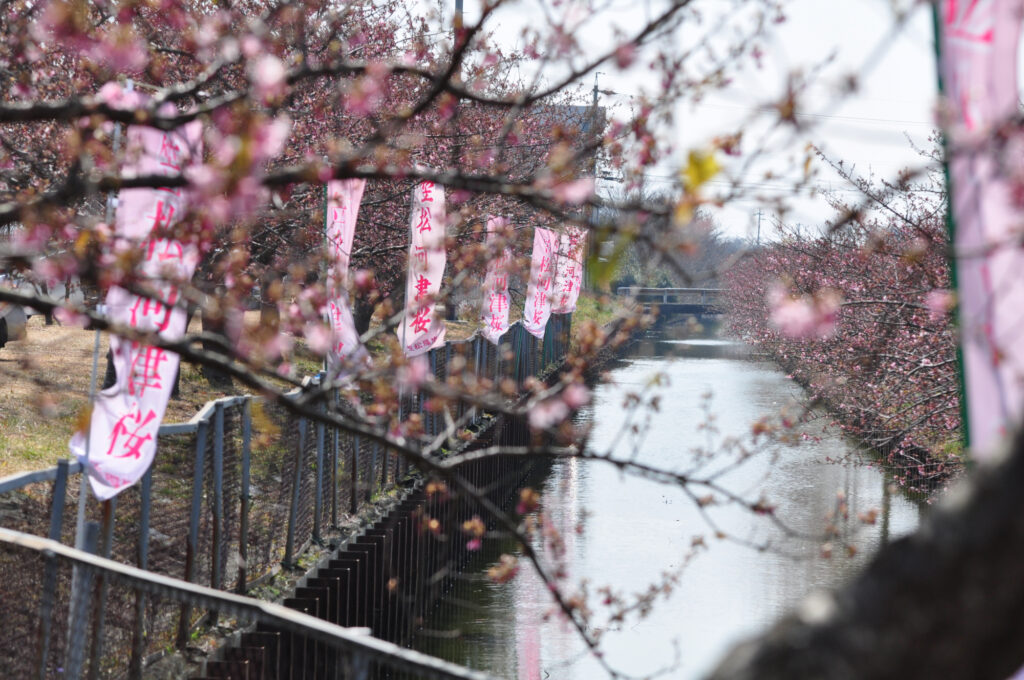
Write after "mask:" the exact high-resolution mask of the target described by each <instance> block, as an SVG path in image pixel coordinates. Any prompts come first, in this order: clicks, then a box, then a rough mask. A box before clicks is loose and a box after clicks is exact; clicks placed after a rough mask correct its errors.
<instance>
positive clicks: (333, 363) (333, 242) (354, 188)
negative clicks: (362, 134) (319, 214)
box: [325, 179, 370, 380]
mask: <svg viewBox="0 0 1024 680" xmlns="http://www.w3.org/2000/svg"><path fill="white" fill-rule="evenodd" d="M365 189H366V180H364V179H345V180H334V181H330V182H328V183H327V209H326V215H325V223H326V224H325V231H326V238H327V258H328V264H327V320H328V322H329V324H330V327H331V344H330V347H329V348H328V350H327V372H328V377H329V379H331V380H337V379H339V378H341V377H344V376H345V375H348V374H349V373H350V372H351V371H352V369H353V368H355V367H356V366H357V365H358V364H361V363H364V362H366V361H367V360H368V359H369V356H370V355H369V354H368V353H367V351H366V349H365V348H364V347H363V346H362V344H361V343H360V342H359V333H357V332H356V325H355V321H354V320H353V319H352V309H351V307H350V305H349V301H348V289H347V283H348V267H349V260H350V258H351V255H352V241H353V240H354V239H355V232H356V217H357V216H358V215H359V203H360V202H361V201H362V199H363V191H364V190H365Z"/></svg>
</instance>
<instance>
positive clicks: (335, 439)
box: [331, 389, 341, 529]
mask: <svg viewBox="0 0 1024 680" xmlns="http://www.w3.org/2000/svg"><path fill="white" fill-rule="evenodd" d="M331 395H332V396H331V399H332V403H333V405H334V412H335V413H337V411H338V390H337V389H334V390H332V392H331ZM340 439H341V431H340V430H339V429H338V428H337V427H334V428H332V429H331V444H332V446H331V448H332V450H333V451H334V454H333V457H332V458H331V462H332V465H331V528H332V529H337V528H338V494H339V493H340V492H341V487H340V486H339V482H340V481H341V477H340V475H341V471H340V469H339V468H340V465H341V464H340V463H339V461H338V454H339V453H340V452H341V445H340V444H339V440H340Z"/></svg>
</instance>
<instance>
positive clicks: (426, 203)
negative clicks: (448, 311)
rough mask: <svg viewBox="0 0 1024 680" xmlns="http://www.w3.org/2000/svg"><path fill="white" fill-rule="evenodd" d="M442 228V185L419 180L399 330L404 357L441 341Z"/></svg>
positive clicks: (424, 350) (413, 211)
mask: <svg viewBox="0 0 1024 680" xmlns="http://www.w3.org/2000/svg"><path fill="white" fill-rule="evenodd" d="M444 230H445V211H444V187H442V186H438V185H436V184H434V183H433V182H421V183H420V184H418V185H417V186H416V187H415V188H414V189H413V196H412V219H411V234H410V238H409V271H408V275H407V278H406V284H405V318H404V319H403V320H402V325H401V327H400V328H399V329H398V339H399V341H401V343H402V349H403V350H404V351H405V354H406V356H410V357H414V356H419V355H420V354H424V353H425V352H429V351H430V350H431V349H433V348H434V347H437V346H438V345H443V344H444V336H445V323H444V319H443V318H442V317H441V315H439V314H437V312H436V308H437V295H438V293H439V292H440V291H441V279H442V277H443V276H444V267H445V251H444V236H445V234H444Z"/></svg>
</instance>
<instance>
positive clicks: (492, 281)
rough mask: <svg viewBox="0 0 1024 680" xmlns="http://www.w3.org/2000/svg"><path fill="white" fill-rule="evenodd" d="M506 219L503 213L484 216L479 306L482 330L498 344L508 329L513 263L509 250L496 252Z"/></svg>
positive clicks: (490, 339) (505, 226) (503, 237)
mask: <svg viewBox="0 0 1024 680" xmlns="http://www.w3.org/2000/svg"><path fill="white" fill-rule="evenodd" d="M507 227H508V220H507V219H505V218H504V217H494V216H493V215H492V216H488V217H487V241H486V243H487V255H488V258H489V261H488V263H487V276H486V277H485V278H484V296H483V300H482V301H481V307H480V322H481V324H482V329H481V331H480V332H481V334H482V335H483V336H484V337H485V338H487V339H488V340H489V341H490V342H492V343H493V344H495V345H497V344H498V342H499V341H500V340H501V336H503V335H504V334H505V333H506V332H507V331H508V312H509V309H508V303H509V296H508V275H509V267H510V266H511V264H512V251H511V250H510V249H509V248H508V247H507V246H505V247H502V248H501V252H496V251H497V247H498V242H499V241H503V240H504V239H505V234H504V231H505V229H506V228H507Z"/></svg>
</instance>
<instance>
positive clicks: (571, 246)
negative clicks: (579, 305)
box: [551, 226, 587, 314]
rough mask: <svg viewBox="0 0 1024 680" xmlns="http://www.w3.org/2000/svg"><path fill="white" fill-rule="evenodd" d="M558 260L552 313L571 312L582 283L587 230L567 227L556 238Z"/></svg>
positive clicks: (573, 309)
mask: <svg viewBox="0 0 1024 680" xmlns="http://www.w3.org/2000/svg"><path fill="white" fill-rule="evenodd" d="M558 243H559V248H558V262H557V269H556V273H555V291H554V298H553V301H552V306H551V313H552V314H571V313H572V312H575V311H576V301H577V300H578V299H579V297H580V286H582V285H583V256H584V253H586V243H587V232H586V230H585V229H581V228H579V227H572V226H570V227H567V228H566V230H565V231H564V232H563V233H562V235H561V236H560V237H559V240H558Z"/></svg>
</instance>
